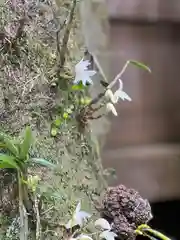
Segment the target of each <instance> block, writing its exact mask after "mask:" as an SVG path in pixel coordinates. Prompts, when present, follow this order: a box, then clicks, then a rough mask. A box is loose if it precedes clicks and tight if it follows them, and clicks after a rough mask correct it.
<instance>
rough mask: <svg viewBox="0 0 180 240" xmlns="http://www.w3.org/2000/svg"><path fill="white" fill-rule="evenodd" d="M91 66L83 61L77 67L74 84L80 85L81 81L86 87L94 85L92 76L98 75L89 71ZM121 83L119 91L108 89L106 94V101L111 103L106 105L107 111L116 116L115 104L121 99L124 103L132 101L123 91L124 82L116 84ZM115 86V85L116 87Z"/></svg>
mask: <svg viewBox="0 0 180 240" xmlns="http://www.w3.org/2000/svg"><path fill="white" fill-rule="evenodd" d="M89 65H90V61H89V60H85V61H84V60H83V59H81V61H80V62H79V63H77V64H76V66H75V80H74V84H78V83H79V82H80V81H82V84H83V85H84V86H86V84H87V83H88V84H93V81H92V79H91V77H92V76H94V75H95V74H96V71H94V70H89V69H88V66H89ZM116 82H119V87H118V89H117V90H116V91H115V92H114V93H113V92H112V90H111V89H110V88H109V87H107V91H106V93H105V97H106V99H107V100H108V101H109V100H110V102H107V104H106V110H107V112H112V113H113V114H114V115H115V116H117V115H118V114H117V111H116V109H115V107H114V104H116V103H118V101H119V99H122V100H123V101H125V100H127V101H131V100H132V99H131V98H130V97H129V96H128V94H127V93H126V92H124V91H123V82H122V80H121V79H117V81H115V82H114V84H115V83H116ZM114 84H113V85H114Z"/></svg>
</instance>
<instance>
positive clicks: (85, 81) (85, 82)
mask: <svg viewBox="0 0 180 240" xmlns="http://www.w3.org/2000/svg"><path fill="white" fill-rule="evenodd" d="M87 83H89V84H91V85H93V81H92V79H91V78H90V77H88V76H86V77H85V78H83V80H82V84H83V85H84V86H86V84H87Z"/></svg>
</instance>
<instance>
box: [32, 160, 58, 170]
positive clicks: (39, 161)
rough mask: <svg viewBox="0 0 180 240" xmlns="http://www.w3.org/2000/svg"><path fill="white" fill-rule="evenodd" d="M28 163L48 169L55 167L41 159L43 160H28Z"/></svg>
mask: <svg viewBox="0 0 180 240" xmlns="http://www.w3.org/2000/svg"><path fill="white" fill-rule="evenodd" d="M29 162H33V163H35V164H39V165H42V166H44V167H49V168H54V167H55V165H54V164H53V163H51V162H49V161H48V160H46V159H43V158H31V159H30V160H29Z"/></svg>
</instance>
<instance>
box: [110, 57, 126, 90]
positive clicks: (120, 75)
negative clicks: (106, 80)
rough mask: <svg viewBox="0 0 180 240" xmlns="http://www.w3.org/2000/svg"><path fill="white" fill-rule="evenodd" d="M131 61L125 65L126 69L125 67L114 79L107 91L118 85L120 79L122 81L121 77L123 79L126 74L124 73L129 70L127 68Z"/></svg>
mask: <svg viewBox="0 0 180 240" xmlns="http://www.w3.org/2000/svg"><path fill="white" fill-rule="evenodd" d="M129 63H130V62H129V61H127V62H126V63H125V65H124V67H123V69H122V70H121V72H120V73H119V74H118V75H117V76H116V77H115V78H114V80H113V81H112V82H111V83H110V84H109V85H108V86H107V89H108V88H109V89H110V88H112V87H113V86H114V85H115V84H116V82H117V81H118V80H119V79H121V77H122V75H123V74H124V72H125V71H126V69H127V67H128V65H129Z"/></svg>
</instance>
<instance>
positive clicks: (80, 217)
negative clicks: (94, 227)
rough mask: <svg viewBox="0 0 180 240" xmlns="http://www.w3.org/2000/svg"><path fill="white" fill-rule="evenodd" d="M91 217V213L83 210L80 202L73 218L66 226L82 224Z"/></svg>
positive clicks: (67, 227) (68, 227) (69, 227)
mask: <svg viewBox="0 0 180 240" xmlns="http://www.w3.org/2000/svg"><path fill="white" fill-rule="evenodd" d="M90 217H91V214H89V213H87V212H84V211H81V203H80V202H79V203H78V205H77V207H76V210H75V211H74V213H73V216H72V219H70V220H69V221H68V223H67V224H66V225H65V227H66V229H71V228H72V227H74V226H76V225H79V226H82V225H83V222H85V221H86V220H87V218H90Z"/></svg>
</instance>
